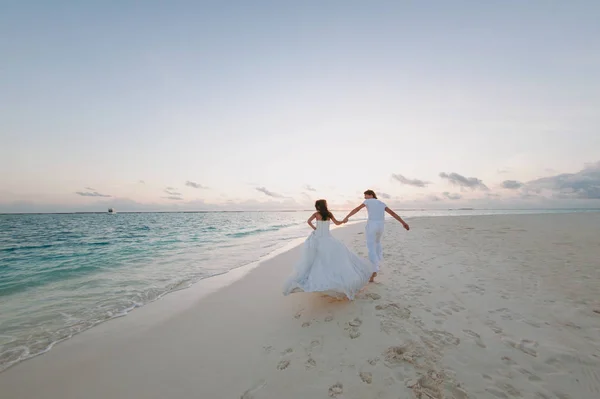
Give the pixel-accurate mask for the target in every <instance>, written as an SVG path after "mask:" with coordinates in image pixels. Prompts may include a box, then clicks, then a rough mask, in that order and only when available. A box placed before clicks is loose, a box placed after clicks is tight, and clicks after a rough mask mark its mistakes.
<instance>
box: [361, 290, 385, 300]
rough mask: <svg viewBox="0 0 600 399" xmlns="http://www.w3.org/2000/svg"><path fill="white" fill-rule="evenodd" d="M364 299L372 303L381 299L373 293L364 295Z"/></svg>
mask: <svg viewBox="0 0 600 399" xmlns="http://www.w3.org/2000/svg"><path fill="white" fill-rule="evenodd" d="M365 297H367V298H369V299H372V300H374V301H378V300H380V299H381V295H379V294H376V293H375V292H369V293H367V294H366V295H365Z"/></svg>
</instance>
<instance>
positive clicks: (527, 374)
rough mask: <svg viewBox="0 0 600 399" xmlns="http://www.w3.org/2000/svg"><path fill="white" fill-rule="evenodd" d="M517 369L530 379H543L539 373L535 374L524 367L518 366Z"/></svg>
mask: <svg viewBox="0 0 600 399" xmlns="http://www.w3.org/2000/svg"><path fill="white" fill-rule="evenodd" d="M517 371H518V372H519V373H521V374H523V375H524V376H527V379H528V380H529V381H542V379H541V378H540V377H538V376H537V375H535V374H533V373H532V372H531V371H529V370H527V369H524V368H521V367H520V368H518V369H517Z"/></svg>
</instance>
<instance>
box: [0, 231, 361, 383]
mask: <svg viewBox="0 0 600 399" xmlns="http://www.w3.org/2000/svg"><path fill="white" fill-rule="evenodd" d="M361 223H362V224H364V223H365V222H363V221H353V222H349V223H347V224H346V225H345V226H332V231H335V230H337V229H340V228H345V227H350V226H353V225H358V224H361ZM307 231H308V226H307ZM307 235H308V232H307ZM304 240H306V237H298V238H292V239H290V240H289V242H287V243H285V244H283V246H282V247H280V248H277V249H275V250H273V251H271V252H269V253H267V254H266V255H264V256H261V257H260V258H259V259H257V260H255V261H252V262H250V263H245V264H241V265H240V266H237V267H235V268H233V269H230V270H227V271H225V272H222V273H219V274H215V275H213V276H210V277H206V278H202V279H200V280H197V281H195V282H192V283H191V284H190V285H187V286H183V287H181V288H178V289H175V290H172V291H167V292H165V293H164V294H162V295H161V296H159V297H157V298H155V299H153V300H151V301H149V302H146V303H143V304H141V305H139V306H135V307H132V308H131V309H128V310H127V311H125V312H123V313H121V314H117V315H115V316H113V317H111V318H107V319H104V320H101V321H98V322H97V323H95V324H93V325H92V326H90V327H88V328H86V329H84V330H81V331H79V332H77V333H75V334H73V335H71V336H68V337H65V338H62V339H59V340H57V341H55V342H52V343H51V344H50V346H49V347H48V348H46V349H45V350H44V351H42V352H39V353H36V354H34V355H31V356H28V357H25V358H24V359H20V360H18V361H16V362H13V363H11V364H9V365H8V366H6V365H2V367H3V368H0V375H1V374H2V373H4V372H6V371H7V370H9V369H11V368H13V367H15V366H17V365H19V364H21V363H23V362H27V361H30V360H32V359H34V358H36V357H39V356H42V355H45V354H47V353H49V352H50V351H52V350H55V348H58V347H60V346H61V345H62V344H64V343H65V342H68V341H69V340H71V339H74V338H75V337H78V336H80V335H82V334H89V332H90V331H92V330H94V329H97V328H98V327H100V326H102V325H104V324H106V323H114V322H118V321H119V320H122V319H124V318H126V317H130V316H131V315H133V314H135V313H137V312H139V311H141V310H142V309H146V308H147V307H149V306H150V307H152V306H156V304H157V303H159V302H162V301H168V303H166V304H164V305H163V306H161V307H160V309H163V310H159V309H158V308H157V309H156V310H154V311H152V314H153V316H152V317H154V318H155V319H156V320H155V322H157V323H158V322H159V321H161V320H162V317H164V316H166V315H167V314H168V313H169V312H172V311H173V309H174V308H175V309H177V311H178V312H181V311H183V310H185V309H186V308H187V307H188V306H191V304H193V303H195V302H197V301H199V300H201V299H202V298H204V297H206V296H208V295H210V294H212V293H214V292H217V291H219V290H221V289H223V288H225V287H227V286H229V285H231V284H233V283H235V282H236V281H239V280H241V279H243V278H244V276H246V275H247V274H248V273H250V272H252V271H253V270H254V269H256V268H258V267H260V266H261V264H262V263H264V262H266V261H268V260H271V259H273V258H275V257H277V256H278V255H281V254H283V253H285V252H288V251H291V250H293V249H294V248H296V247H298V246H300V245H302V244H303V242H304ZM188 291H189V292H188ZM148 312H150V311H148Z"/></svg>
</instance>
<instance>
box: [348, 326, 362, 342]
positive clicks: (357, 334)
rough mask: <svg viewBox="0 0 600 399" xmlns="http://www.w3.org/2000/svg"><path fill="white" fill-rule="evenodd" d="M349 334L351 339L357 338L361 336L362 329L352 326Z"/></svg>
mask: <svg viewBox="0 0 600 399" xmlns="http://www.w3.org/2000/svg"><path fill="white" fill-rule="evenodd" d="M348 336H349V337H350V338H351V339H356V338H358V337H360V331H358V329H356V328H354V327H352V328H350V329H349V332H348Z"/></svg>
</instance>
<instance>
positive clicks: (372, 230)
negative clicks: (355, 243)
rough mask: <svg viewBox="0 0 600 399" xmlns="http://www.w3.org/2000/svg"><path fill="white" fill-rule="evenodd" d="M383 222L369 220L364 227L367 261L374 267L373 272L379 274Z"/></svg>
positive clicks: (381, 257) (381, 255)
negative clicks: (367, 252)
mask: <svg viewBox="0 0 600 399" xmlns="http://www.w3.org/2000/svg"><path fill="white" fill-rule="evenodd" d="M383 223H384V222H383V220H382V221H373V220H369V221H368V222H367V226H366V227H365V236H366V238H367V248H368V250H369V260H370V261H371V263H372V264H373V266H374V268H375V269H374V270H375V272H379V264H380V263H381V261H382V260H383V248H382V247H381V238H382V237H383Z"/></svg>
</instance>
